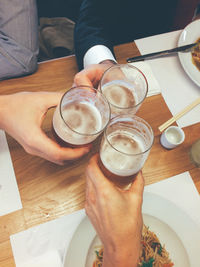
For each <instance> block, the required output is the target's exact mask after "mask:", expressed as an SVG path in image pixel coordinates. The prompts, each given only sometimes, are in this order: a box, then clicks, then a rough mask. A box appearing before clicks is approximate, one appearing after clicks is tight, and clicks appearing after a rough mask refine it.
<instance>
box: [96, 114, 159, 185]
mask: <svg viewBox="0 0 200 267" xmlns="http://www.w3.org/2000/svg"><path fill="white" fill-rule="evenodd" d="M153 141H154V134H153V130H152V128H151V126H150V125H149V124H148V123H147V122H146V121H145V120H144V119H142V118H140V117H137V116H136V115H119V116H116V117H114V118H113V119H111V120H110V123H109V124H108V126H107V127H106V129H105V131H104V136H103V138H102V140H101V146H100V162H101V167H102V166H103V172H104V174H105V175H106V176H107V177H109V179H111V180H112V181H113V182H114V183H117V184H121V185H125V186H126V185H127V184H129V183H131V181H132V180H133V175H134V174H136V173H138V172H139V171H140V170H141V169H142V167H143V165H144V163H145V161H146V160H147V157H148V155H149V152H150V149H151V147H152V145H153Z"/></svg>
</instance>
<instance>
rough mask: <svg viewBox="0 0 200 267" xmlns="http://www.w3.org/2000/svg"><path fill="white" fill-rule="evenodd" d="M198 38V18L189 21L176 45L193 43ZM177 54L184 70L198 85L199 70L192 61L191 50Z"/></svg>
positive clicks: (199, 30) (199, 27)
mask: <svg viewBox="0 0 200 267" xmlns="http://www.w3.org/2000/svg"><path fill="white" fill-rule="evenodd" d="M198 38H200V19H198V20H195V21H193V22H191V23H190V24H188V25H187V26H186V27H185V29H184V30H183V31H182V33H181V35H180V37H179V41H178V46H182V45H187V44H191V43H194V42H195V41H196V40H197V39H198ZM178 56H179V59H180V62H181V65H182V66H183V69H184V70H185V72H186V73H187V74H188V76H189V77H190V78H191V79H192V80H193V81H194V82H195V83H196V84H197V85H198V86H200V71H199V70H198V69H197V67H196V66H195V65H194V64H193V63H192V54H191V52H187V53H181V52H179V53H178Z"/></svg>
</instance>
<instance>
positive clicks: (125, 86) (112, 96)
mask: <svg viewBox="0 0 200 267" xmlns="http://www.w3.org/2000/svg"><path fill="white" fill-rule="evenodd" d="M101 90H102V93H103V94H104V95H105V97H106V98H107V100H108V102H109V103H110V104H111V105H113V106H116V107H119V108H130V107H134V106H136V105H137V103H138V97H137V94H136V92H135V90H134V86H133V85H132V84H130V83H128V82H125V81H122V80H114V81H111V82H108V83H106V84H104V85H103V86H102V88H101Z"/></svg>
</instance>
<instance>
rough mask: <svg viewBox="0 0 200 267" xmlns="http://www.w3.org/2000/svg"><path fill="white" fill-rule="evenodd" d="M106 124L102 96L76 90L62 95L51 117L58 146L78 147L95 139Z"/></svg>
mask: <svg viewBox="0 0 200 267" xmlns="http://www.w3.org/2000/svg"><path fill="white" fill-rule="evenodd" d="M109 120H110V106H109V103H108V101H107V100H106V98H105V97H104V96H103V94H102V93H101V92H99V91H98V90H96V89H94V88H91V87H88V86H79V87H74V88H71V89H69V90H68V91H67V92H66V93H65V94H64V95H63V97H62V99H61V101H60V104H59V105H58V106H57V108H56V110H55V112H54V115H53V129H54V132H55V134H56V136H57V139H61V140H60V141H61V143H62V144H63V141H64V142H65V143H66V145H74V146H80V145H85V144H88V143H91V142H92V141H93V140H94V139H96V138H97V136H99V135H100V133H101V132H102V131H103V130H104V129H105V127H106V125H107V124H108V122H109Z"/></svg>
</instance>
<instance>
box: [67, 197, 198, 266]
mask: <svg viewBox="0 0 200 267" xmlns="http://www.w3.org/2000/svg"><path fill="white" fill-rule="evenodd" d="M142 213H143V219H144V227H143V234H142V239H141V253H140V262H139V264H138V267H146V266H148V267H157V266H162V267H163V266H165V267H172V266H175V267H199V266H200V257H199V251H200V226H199V225H198V224H196V222H195V221H194V220H193V219H192V218H191V217H190V216H189V214H187V213H185V212H184V211H183V210H182V209H181V208H179V207H178V206H176V205H175V204H174V203H172V202H171V201H169V200H168V199H166V198H163V197H161V196H159V195H156V194H152V193H147V192H145V193H144V201H143V209H142ZM102 258H103V247H102V244H101V241H100V239H99V237H98V235H97V234H96V232H95V230H94V228H93V226H92V224H91V223H90V221H89V218H88V217H87V216H85V217H84V219H83V220H82V222H81V223H80V225H79V226H78V228H77V230H76V232H75V234H74V236H73V238H72V240H71V242H70V245H69V247H68V250H67V252H66V255H65V259H64V267H101V266H102Z"/></svg>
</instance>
